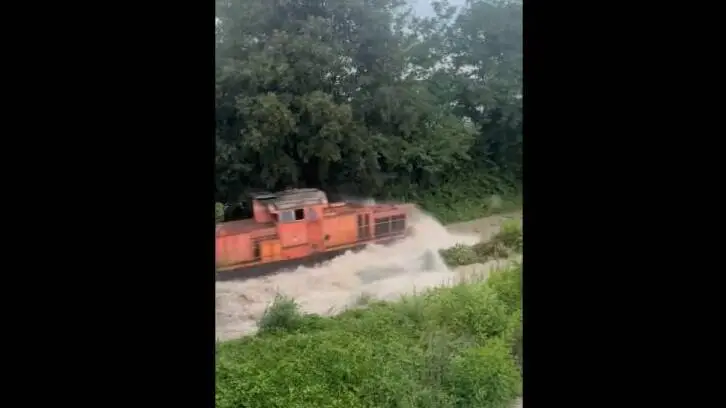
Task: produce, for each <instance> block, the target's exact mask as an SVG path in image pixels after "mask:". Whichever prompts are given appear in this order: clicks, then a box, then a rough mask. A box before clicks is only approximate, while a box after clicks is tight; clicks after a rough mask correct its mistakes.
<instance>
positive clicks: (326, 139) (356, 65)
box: [215, 0, 522, 201]
mask: <svg viewBox="0 0 726 408" xmlns="http://www.w3.org/2000/svg"><path fill="white" fill-rule="evenodd" d="M433 6H434V11H435V16H434V17H430V18H421V17H418V16H415V15H413V14H412V12H411V9H410V7H409V6H408V5H407V4H406V2H405V1H403V0H273V1H270V0H217V4H216V8H217V12H216V14H217V24H216V50H215V61H216V90H215V92H216V95H215V98H216V100H215V110H216V124H215V125H216V126H215V138H216V152H217V153H216V195H217V200H219V201H231V200H235V198H236V197H237V196H238V195H239V194H240V193H242V192H243V191H245V190H246V189H248V188H252V187H257V188H270V189H277V188H285V187H303V186H313V187H322V188H326V189H329V188H336V187H339V186H343V185H345V186H347V188H348V189H349V190H350V189H352V190H355V192H356V193H364V194H372V195H380V194H386V193H388V192H390V191H397V189H401V188H417V189H435V188H437V187H438V186H440V185H442V184H445V183H452V182H455V181H456V180H460V179H461V178H462V177H470V178H475V177H489V178H494V179H497V180H506V181H507V182H508V183H511V184H517V183H518V181H519V180H521V163H522V162H521V157H522V125H521V123H522V120H521V117H522V104H521V97H522V91H521V86H522V5H521V2H519V1H489V0H470V1H467V3H466V5H465V6H463V7H462V8H461V9H456V8H455V7H452V6H450V5H449V4H448V3H447V2H445V1H443V2H435V3H433Z"/></svg>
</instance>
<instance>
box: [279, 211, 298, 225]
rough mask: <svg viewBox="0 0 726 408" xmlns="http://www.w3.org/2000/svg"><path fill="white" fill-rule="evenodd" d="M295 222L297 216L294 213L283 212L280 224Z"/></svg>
mask: <svg viewBox="0 0 726 408" xmlns="http://www.w3.org/2000/svg"><path fill="white" fill-rule="evenodd" d="M290 221H295V214H294V213H293V212H292V211H281V212H280V222H290Z"/></svg>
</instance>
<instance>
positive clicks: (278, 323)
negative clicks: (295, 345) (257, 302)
mask: <svg viewBox="0 0 726 408" xmlns="http://www.w3.org/2000/svg"><path fill="white" fill-rule="evenodd" d="M302 325H303V315H302V313H301V312H300V309H299V307H298V304H297V303H295V301H294V300H293V299H290V298H287V297H285V296H282V295H277V296H275V300H274V301H273V302H272V305H270V306H268V307H267V309H265V312H264V314H263V315H262V318H260V321H258V322H257V327H258V328H259V332H260V333H263V334H264V333H269V332H279V331H284V332H292V331H295V330H298V329H299V328H300V327H302Z"/></svg>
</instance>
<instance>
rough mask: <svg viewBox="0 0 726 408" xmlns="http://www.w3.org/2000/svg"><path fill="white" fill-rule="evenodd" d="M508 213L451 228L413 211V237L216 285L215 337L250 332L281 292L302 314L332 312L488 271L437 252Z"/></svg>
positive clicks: (468, 240) (470, 238)
mask: <svg viewBox="0 0 726 408" xmlns="http://www.w3.org/2000/svg"><path fill="white" fill-rule="evenodd" d="M505 218H506V217H492V218H490V219H482V220H478V221H475V222H471V223H462V224H457V225H454V226H450V227H449V228H447V227H444V226H443V225H441V224H440V223H439V222H437V221H436V220H435V219H434V218H432V217H430V216H428V215H426V214H424V213H421V212H417V213H416V214H414V216H413V217H412V218H411V221H412V225H413V226H414V235H413V236H412V237H410V238H408V239H406V240H404V241H401V242H399V243H397V244H394V245H391V246H370V247H368V248H366V249H365V250H363V251H360V252H357V253H347V254H345V255H342V256H339V257H337V258H335V259H333V260H331V261H328V262H326V263H323V264H320V265H317V266H315V267H312V268H308V267H299V268H297V269H295V270H291V271H287V272H282V273H278V274H276V275H272V276H267V277H261V278H255V279H250V280H246V281H241V282H235V281H233V282H218V283H217V284H216V335H217V338H218V339H219V340H228V339H232V338H237V337H241V336H245V335H248V334H252V333H254V332H255V331H256V330H257V326H256V322H257V320H259V318H260V317H261V316H262V314H263V313H264V311H265V308H266V307H267V306H268V305H269V304H270V303H271V302H272V301H273V300H274V298H275V296H276V295H277V294H278V293H279V294H282V295H285V296H288V297H292V298H294V299H295V300H296V302H297V303H298V304H299V305H300V307H301V309H302V310H303V311H304V312H308V313H317V314H321V315H330V314H336V313H339V312H340V311H342V310H344V309H345V308H346V307H349V306H351V305H353V304H355V303H356V302H357V301H358V300H359V299H360V298H361V296H366V297H372V298H376V299H390V300H393V299H396V298H398V297H399V296H401V295H402V294H406V293H413V292H415V291H420V290H424V289H427V288H430V287H434V286H439V285H441V284H446V283H450V282H452V281H453V279H455V278H456V277H457V276H459V275H461V274H472V273H473V274H477V275H481V274H486V273H488V271H489V270H490V269H492V268H493V267H495V266H497V265H498V263H497V262H490V263H488V264H486V265H470V266H467V267H463V268H457V269H456V270H449V269H448V268H447V267H446V266H445V265H444V263H443V261H442V260H441V258H440V256H439V254H438V250H439V249H443V248H448V247H451V246H453V245H455V244H458V243H460V244H466V245H471V244H474V243H476V242H477V241H479V240H480V239H481V237H482V236H483V237H485V238H486V237H487V236H490V235H492V234H494V233H496V231H497V230H498V227H499V225H500V224H501V222H502V221H503V220H504V219H505Z"/></svg>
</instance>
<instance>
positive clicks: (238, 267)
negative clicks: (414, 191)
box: [215, 189, 413, 280]
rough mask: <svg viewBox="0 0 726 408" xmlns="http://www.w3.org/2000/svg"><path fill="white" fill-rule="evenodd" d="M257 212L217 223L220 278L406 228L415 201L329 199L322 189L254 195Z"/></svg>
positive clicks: (319, 256) (394, 235) (325, 254)
mask: <svg viewBox="0 0 726 408" xmlns="http://www.w3.org/2000/svg"><path fill="white" fill-rule="evenodd" d="M251 198H252V214H253V218H250V219H243V220H239V221H230V222H224V223H220V224H217V226H216V233H215V235H216V242H215V252H216V254H215V256H216V267H217V279H218V280H224V279H229V278H235V277H250V276H253V275H259V274H263V273H266V272H271V271H274V270H276V269H280V268H282V267H285V266H292V265H295V264H300V263H306V261H307V263H314V262H320V261H322V260H325V259H329V258H332V257H333V256H335V255H338V254H340V253H342V252H344V251H346V250H349V249H359V248H361V247H364V246H365V245H367V244H370V243H386V242H389V241H392V240H395V239H398V238H401V237H403V236H404V235H405V234H406V229H407V228H406V221H407V216H408V214H409V212H410V210H411V209H412V208H413V206H412V205H406V204H404V205H394V204H373V205H361V204H353V203H345V202H341V203H328V198H327V196H326V194H325V193H324V192H322V191H320V190H318V189H296V190H286V191H283V192H279V193H258V194H254V195H252V196H251Z"/></svg>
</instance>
